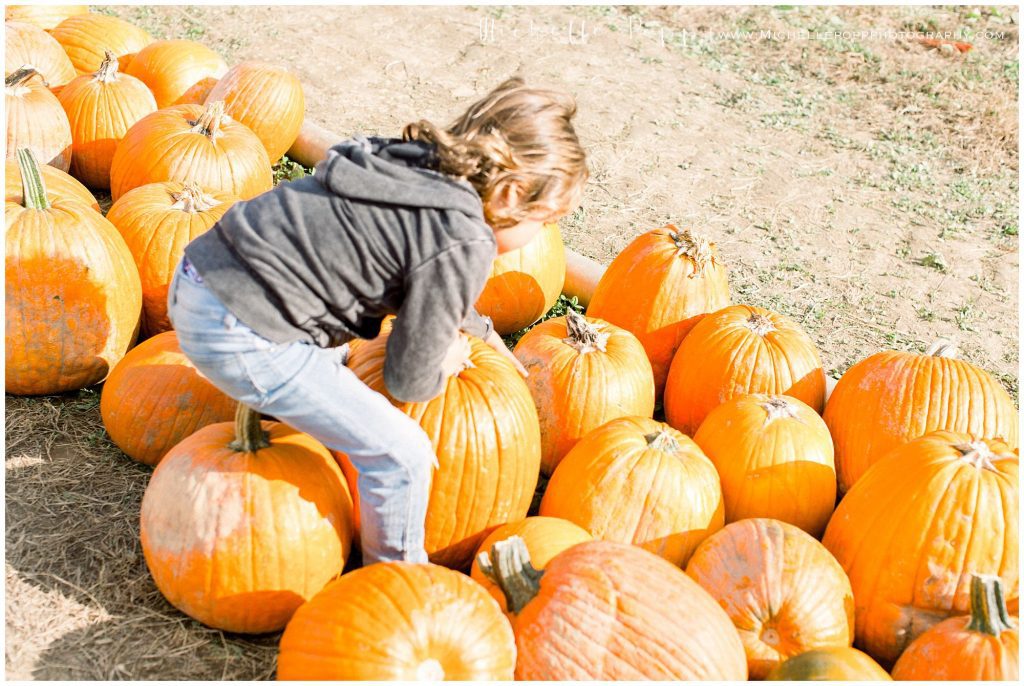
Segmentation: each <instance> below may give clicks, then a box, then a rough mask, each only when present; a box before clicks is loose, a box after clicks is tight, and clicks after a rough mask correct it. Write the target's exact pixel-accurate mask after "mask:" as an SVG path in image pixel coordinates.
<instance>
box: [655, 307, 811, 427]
mask: <svg viewBox="0 0 1024 686" xmlns="http://www.w3.org/2000/svg"><path fill="white" fill-rule="evenodd" d="M747 393H769V394H773V395H774V394H783V395H788V396H792V397H794V398H796V399H798V400H802V401H803V402H805V403H807V404H808V405H810V406H811V408H812V409H813V410H814V411H815V412H817V413H819V414H820V413H821V410H822V408H823V407H824V405H825V372H824V370H823V369H822V368H821V359H820V358H819V357H818V351H817V349H816V348H815V347H814V343H813V342H812V341H811V339H810V338H809V337H808V336H807V334H806V333H804V331H803V329H801V328H800V327H799V325H797V323H796V322H794V321H793V320H792V319H790V318H789V317H785V316H783V315H781V314H776V313H775V312H770V311H768V310H765V309H762V308H760V307H753V306H750V305H733V306H731V307H726V308H725V309H722V310H719V311H718V312H715V313H714V314H709V315H708V316H706V317H705V318H704V319H702V320H701V321H700V322H699V323H698V324H697V325H696V326H694V327H693V329H692V330H691V331H690V333H689V334H688V335H687V336H686V338H685V339H684V340H683V342H682V344H681V345H680V346H679V350H678V351H676V355H675V357H674V358H673V359H672V366H671V367H670V368H669V372H668V379H667V380H666V385H665V418H666V419H667V421H668V423H669V424H671V425H672V426H674V427H676V428H677V429H679V430H680V431H682V432H683V433H684V434H687V435H688V436H692V435H694V433H695V432H696V431H697V428H698V427H699V426H700V424H701V422H703V421H704V418H705V417H707V416H708V413H709V412H711V410H713V409H715V408H716V407H718V406H719V405H721V404H722V403H724V402H726V401H727V400H731V399H733V398H735V397H737V396H740V395H745V394H747Z"/></svg>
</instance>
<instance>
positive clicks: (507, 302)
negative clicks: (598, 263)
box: [476, 223, 565, 336]
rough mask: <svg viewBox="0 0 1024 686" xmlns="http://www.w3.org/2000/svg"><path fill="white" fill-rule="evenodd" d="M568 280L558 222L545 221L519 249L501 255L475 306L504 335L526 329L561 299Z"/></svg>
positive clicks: (493, 265)
mask: <svg viewBox="0 0 1024 686" xmlns="http://www.w3.org/2000/svg"><path fill="white" fill-rule="evenodd" d="M564 283H565V245H564V244H563V243H562V233H561V231H560V230H559V228H558V224H557V223H551V224H545V225H544V228H543V229H542V230H541V232H540V233H538V234H537V235H536V236H534V238H533V240H532V241H530V242H529V243H527V244H526V245H524V246H523V247H522V248H519V249H518V250H512V251H510V252H507V253H505V254H503V255H498V257H497V258H496V259H495V260H494V263H493V264H492V265H491V274H490V276H488V277H487V284H486V285H485V286H484V290H483V292H482V293H480V297H479V298H478V299H477V301H476V310H477V312H479V313H480V314H482V315H485V316H488V317H490V318H491V321H492V322H493V323H494V330H495V331H497V332H498V333H500V334H501V335H502V336H507V335H508V334H511V333H515V332H516V331H521V330H522V329H525V328H526V327H528V326H529V325H530V324H533V323H534V322H535V321H537V320H538V319H540V318H541V317H543V316H544V313H545V312H547V311H548V310H550V309H551V307H552V306H553V305H554V304H555V302H557V301H558V295H559V294H560V293H561V292H562V285H563V284H564Z"/></svg>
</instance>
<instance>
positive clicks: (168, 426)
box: [100, 331, 236, 466]
mask: <svg viewBox="0 0 1024 686" xmlns="http://www.w3.org/2000/svg"><path fill="white" fill-rule="evenodd" d="M235 406H236V403H235V401H234V400H232V399H231V398H229V397H228V396H226V395H224V394H223V393H221V392H220V391H219V390H218V389H217V388H215V387H214V386H213V384H211V383H210V382H209V381H207V380H206V378H205V377H203V376H201V375H200V374H199V372H198V371H197V370H196V368H195V366H194V365H193V364H192V362H191V361H190V360H189V359H188V358H187V357H185V355H184V353H182V352H181V349H180V348H179V347H178V337H177V335H176V334H175V333H174V332H173V331H167V332H165V333H162V334H160V335H158V336H154V337H153V338H150V339H149V340H146V341H143V342H142V343H140V344H139V345H137V346H135V347H134V348H132V349H131V350H129V351H128V354H127V355H125V356H124V358H123V359H122V360H121V361H120V362H118V363H117V364H116V365H115V366H114V369H113V371H111V372H110V376H109V377H107V380H106V383H104V384H103V392H102V394H101V395H100V416H101V417H102V419H103V426H104V427H105V428H106V430H107V434H108V435H109V436H110V440H112V441H113V442H114V444H115V445H117V447H118V448H120V449H121V450H122V451H123V452H124V453H125V454H126V455H128V457H130V458H132V459H133V460H136V461H138V462H141V463H143V464H148V465H151V466H155V465H156V464H157V463H159V462H160V459H161V458H162V457H163V456H164V455H165V454H166V453H167V451H169V450H170V449H171V448H173V447H174V446H176V445H177V444H178V443H181V442H182V441H183V440H185V439H186V438H188V437H189V436H191V435H192V434H194V433H195V432H196V431H198V430H199V429H201V428H203V427H204V426H208V425H210V424H217V423H219V422H229V421H231V420H232V418H233V417H234V414H235Z"/></svg>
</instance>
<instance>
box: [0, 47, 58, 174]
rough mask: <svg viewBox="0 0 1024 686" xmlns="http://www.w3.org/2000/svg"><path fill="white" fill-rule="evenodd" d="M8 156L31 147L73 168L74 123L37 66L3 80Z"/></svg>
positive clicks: (37, 153) (47, 158)
mask: <svg viewBox="0 0 1024 686" xmlns="http://www.w3.org/2000/svg"><path fill="white" fill-rule="evenodd" d="M4 87H5V89H4V103H5V105H6V107H7V158H8V159H10V158H12V157H14V156H15V155H16V154H17V151H18V150H19V149H20V148H29V149H30V150H31V151H32V153H33V154H34V155H35V158H36V159H37V160H39V161H41V162H43V163H44V164H50V165H53V166H54V167H56V168H57V169H60V170H61V171H64V172H66V171H67V170H68V169H70V168H71V124H70V123H68V115H66V114H65V113H64V108H63V107H61V106H60V101H59V100H57V96H56V95H54V94H53V93H51V92H50V91H49V90H48V89H47V88H46V84H45V82H44V81H43V79H42V77H41V76H40V75H39V72H37V71H36V70H35V69H33V68H32V67H30V66H24V67H22V68H20V69H17V70H15V71H14V72H12V73H11V74H8V75H7V77H6V78H5V79H4Z"/></svg>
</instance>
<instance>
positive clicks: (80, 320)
mask: <svg viewBox="0 0 1024 686" xmlns="http://www.w3.org/2000/svg"><path fill="white" fill-rule="evenodd" d="M18 165H19V171H20V176H21V179H22V183H23V184H24V190H23V192H22V196H23V198H24V200H23V204H17V203H13V202H10V201H8V202H6V203H5V209H4V215H5V221H6V227H7V230H6V237H5V246H6V256H5V274H6V279H7V297H6V299H5V312H6V336H5V339H4V340H5V344H6V345H5V355H6V359H5V372H6V389H7V392H8V393H13V394H15V395H43V394H49V393H64V392H66V391H73V390H77V389H79V388H85V387H86V386H91V385H92V384H94V383H97V382H99V381H102V380H103V379H104V377H106V376H107V373H108V372H109V371H110V369H111V368H112V367H113V366H114V365H115V364H117V362H118V361H119V360H120V359H121V358H122V357H123V356H124V354H125V353H126V352H127V351H128V349H129V348H130V347H131V346H132V344H133V343H134V342H135V336H136V334H137V332H138V326H139V312H140V310H141V309H142V287H141V286H140V284H139V271H138V269H136V267H135V263H134V262H133V261H132V255H131V253H130V252H129V251H128V246H126V245H125V244H124V239H123V238H121V235H120V234H119V233H118V232H117V229H115V228H114V226H113V224H111V223H110V222H109V221H107V220H106V219H104V218H103V215H101V214H100V213H99V212H96V211H94V210H93V209H92V208H91V207H89V206H88V205H86V204H84V203H82V202H79V201H78V200H75V199H63V198H62V199H59V200H56V201H54V202H50V200H48V199H47V194H46V188H45V186H44V184H43V180H42V176H41V175H40V173H39V165H38V163H37V161H36V160H35V158H34V157H33V156H32V153H31V151H30V150H28V149H27V148H22V149H21V150H19V151H18Z"/></svg>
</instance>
